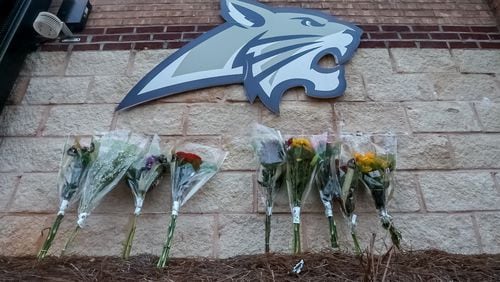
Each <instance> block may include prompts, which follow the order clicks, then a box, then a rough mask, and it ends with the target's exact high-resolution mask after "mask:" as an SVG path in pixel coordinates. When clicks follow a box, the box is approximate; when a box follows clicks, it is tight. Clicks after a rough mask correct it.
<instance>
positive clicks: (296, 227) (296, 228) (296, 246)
mask: <svg viewBox="0 0 500 282" xmlns="http://www.w3.org/2000/svg"><path fill="white" fill-rule="evenodd" d="M300 250H301V249H300V223H294V224H293V253H294V254H300Z"/></svg>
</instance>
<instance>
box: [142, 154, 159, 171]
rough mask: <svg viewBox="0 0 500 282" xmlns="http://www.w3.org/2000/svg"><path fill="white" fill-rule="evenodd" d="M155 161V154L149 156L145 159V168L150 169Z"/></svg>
mask: <svg viewBox="0 0 500 282" xmlns="http://www.w3.org/2000/svg"><path fill="white" fill-rule="evenodd" d="M156 161H157V158H156V157H155V156H150V157H148V158H147V159H146V167H145V168H146V170H150V169H151V168H152V167H153V165H154V164H155V162H156Z"/></svg>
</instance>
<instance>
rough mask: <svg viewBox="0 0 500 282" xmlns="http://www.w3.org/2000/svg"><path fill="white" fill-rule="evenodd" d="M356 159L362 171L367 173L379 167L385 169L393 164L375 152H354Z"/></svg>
mask: <svg viewBox="0 0 500 282" xmlns="http://www.w3.org/2000/svg"><path fill="white" fill-rule="evenodd" d="M354 160H355V161H356V164H357V165H358V168H359V169H360V170H361V172H364V173H367V172H370V171H374V170H377V169H382V170H385V169H386V168H388V167H389V166H390V165H391V162H390V161H389V160H388V159H386V158H384V157H383V156H382V157H380V156H377V155H376V154H375V153H374V152H366V153H365V154H361V153H354Z"/></svg>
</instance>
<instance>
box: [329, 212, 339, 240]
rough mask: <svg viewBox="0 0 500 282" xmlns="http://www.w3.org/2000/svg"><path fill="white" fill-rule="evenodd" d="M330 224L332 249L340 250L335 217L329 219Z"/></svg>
mask: <svg viewBox="0 0 500 282" xmlns="http://www.w3.org/2000/svg"><path fill="white" fill-rule="evenodd" d="M328 223H329V225H330V243H331V244H332V248H338V247H339V244H338V242H337V224H336V223H335V219H333V216H329V217H328Z"/></svg>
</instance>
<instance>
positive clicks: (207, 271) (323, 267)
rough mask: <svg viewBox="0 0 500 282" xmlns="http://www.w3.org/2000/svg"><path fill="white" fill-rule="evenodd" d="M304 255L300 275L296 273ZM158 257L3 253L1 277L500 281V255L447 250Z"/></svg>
mask: <svg viewBox="0 0 500 282" xmlns="http://www.w3.org/2000/svg"><path fill="white" fill-rule="evenodd" d="M300 259H303V260H304V262H305V265H304V268H303V269H302V272H301V273H300V274H292V273H290V272H291V270H292V268H293V267H294V266H295V265H296V264H297V263H298V262H299V260H300ZM156 261H157V257H155V256H150V255H141V256H136V257H132V258H131V259H130V260H128V261H124V260H122V259H120V258H117V257H63V258H57V257H49V258H46V259H45V260H43V261H42V262H38V261H37V260H36V259H35V258H34V257H0V281H21V280H22V281H75V280H77V281H297V280H300V281H334V280H340V281H383V280H386V281H429V280H432V281H500V254H496V255H486V254H483V255H457V254H449V253H445V252H441V251H432V250H431V251H419V252H404V253H397V252H390V253H387V254H385V255H382V256H375V255H370V254H366V253H365V254H364V255H363V256H354V255H350V254H344V253H334V252H332V253H307V254H302V255H300V256H292V255H280V254H270V255H252V256H239V257H234V258H230V259H172V260H171V261H170V264H169V266H168V267H167V268H165V269H163V270H158V269H157V268H156V267H155V263H156Z"/></svg>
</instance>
